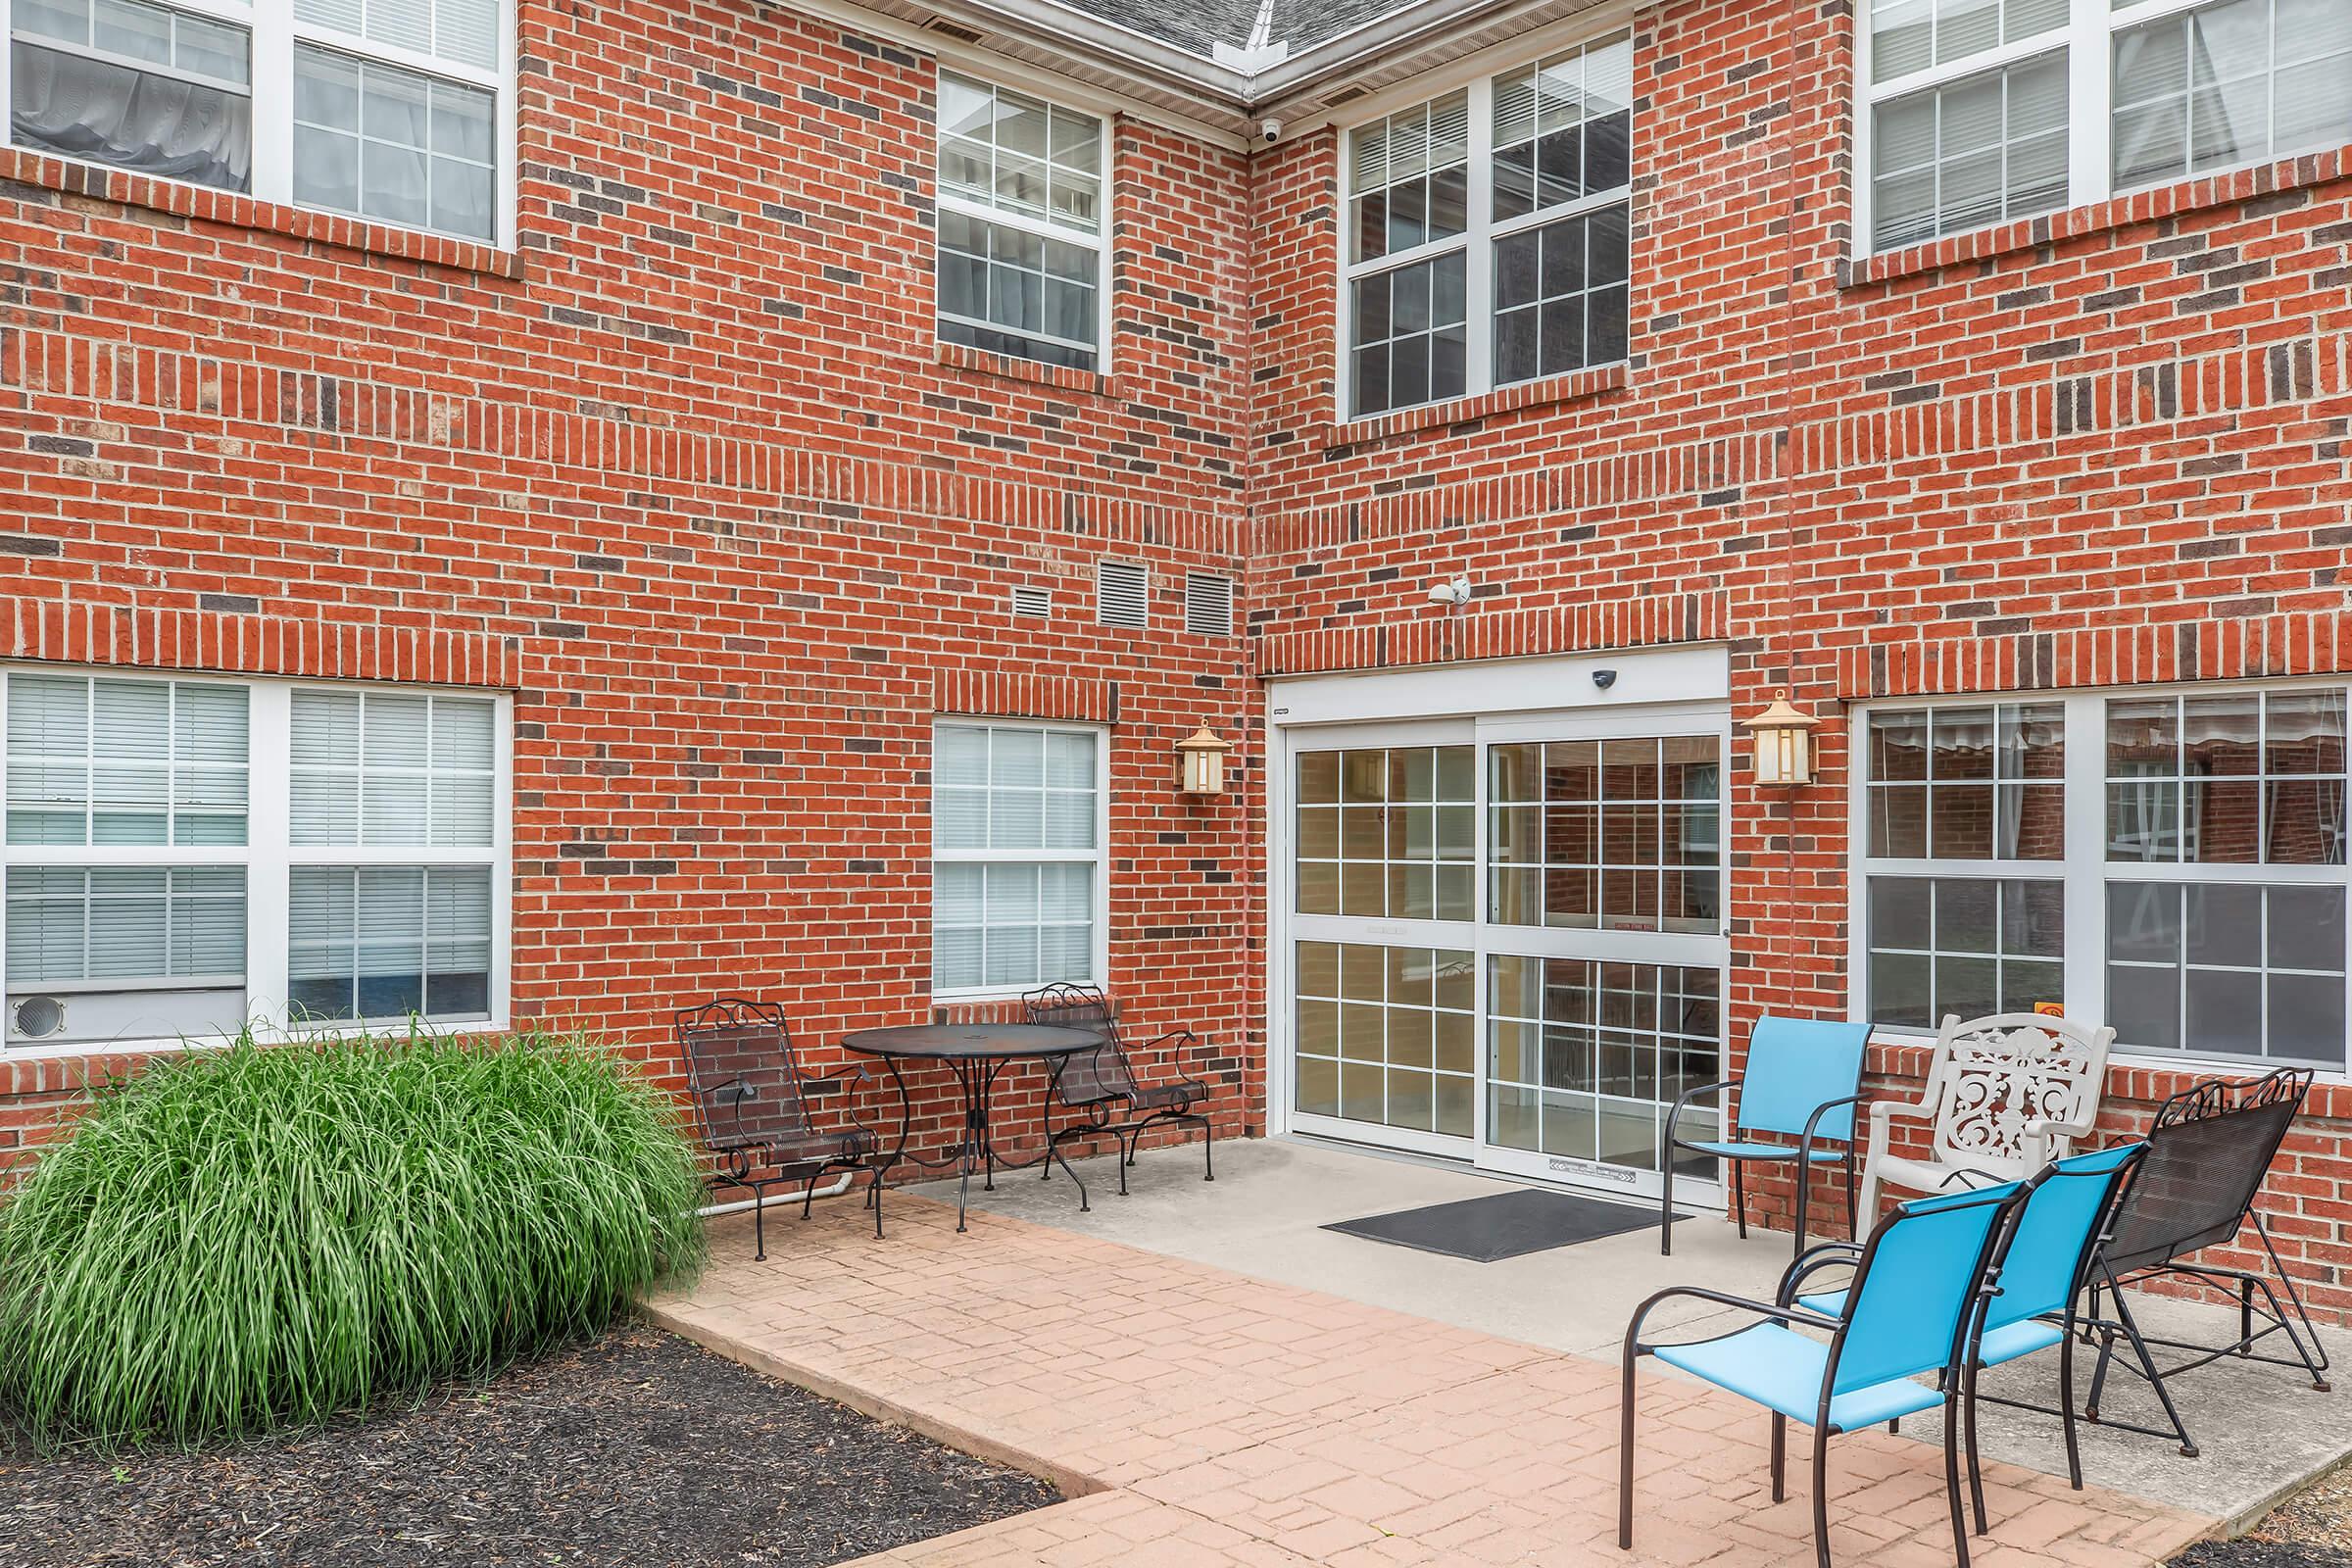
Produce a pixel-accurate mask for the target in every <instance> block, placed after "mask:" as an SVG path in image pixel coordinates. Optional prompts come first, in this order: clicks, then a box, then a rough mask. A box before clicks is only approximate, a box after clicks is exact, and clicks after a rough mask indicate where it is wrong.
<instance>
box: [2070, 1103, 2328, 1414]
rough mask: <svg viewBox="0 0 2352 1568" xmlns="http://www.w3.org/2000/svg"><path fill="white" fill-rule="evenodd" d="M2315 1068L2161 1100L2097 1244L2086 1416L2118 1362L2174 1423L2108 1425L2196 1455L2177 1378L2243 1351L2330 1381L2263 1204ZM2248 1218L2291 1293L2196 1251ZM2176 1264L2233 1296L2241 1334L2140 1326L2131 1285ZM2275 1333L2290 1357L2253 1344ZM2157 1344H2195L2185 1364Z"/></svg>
mask: <svg viewBox="0 0 2352 1568" xmlns="http://www.w3.org/2000/svg"><path fill="white" fill-rule="evenodd" d="M2311 1083H2312V1072H2311V1069H2309V1068H2307V1067H2281V1068H2279V1069H2278V1070H2277V1071H2275V1072H2272V1073H2268V1074H2266V1075H2264V1076H2263V1077H2260V1078H2257V1079H2253V1080H2251V1081H2249V1082H2240V1083H2230V1082H2229V1081H2227V1080H2224V1079H2218V1078H2216V1079H2208V1080H2207V1081H2205V1082H2203V1083H2199V1084H2193V1085H2191V1086H2190V1087H2189V1088H2187V1089H2184V1090H2182V1091H2180V1093H2179V1094H2177V1095H2175V1096H2173V1097H2172V1098H2171V1099H2170V1100H2167V1101H2166V1102H2165V1103H2163V1104H2162V1105H2160V1106H2158V1107H2157V1110H2156V1119H2155V1123H2154V1125H2153V1126H2151V1127H2150V1129H2149V1131H2148V1152H2147V1157H2146V1158H2145V1159H2144V1160H2143V1161H2142V1162H2141V1164H2140V1169H2139V1173H2138V1175H2137V1177H2136V1178H2135V1179H2134V1180H2133V1182H2132V1184H2131V1191H2130V1192H2129V1193H2128V1194H2127V1195H2126V1197H2125V1199H2124V1202H2123V1206H2122V1207H2121V1208H2120V1209H2119V1210H2118V1211H2117V1214H2116V1217H2115V1224H2114V1231H2113V1235H2112V1236H2111V1237H2110V1238H2109V1240H2108V1241H2107V1244H2106V1245H2105V1246H2104V1247H2102V1248H2101V1249H2100V1250H2099V1256H2098V1260H2097V1263H2096V1266H2095V1269H2094V1272H2093V1273H2092V1276H2091V1280H2090V1313H2089V1318H2090V1320H2091V1321H2092V1324H2093V1326H2094V1328H2095V1330H2096V1332H2097V1334H2098V1337H2099V1342H2100V1344H2099V1358H2098V1364H2097V1367H2096V1369H2095V1370H2094V1371H2093V1372H2092V1373H2091V1379H2090V1390H2089V1394H2088V1397H2087V1398H2086V1399H2085V1401H2084V1406H2083V1414H2084V1416H2085V1417H2086V1418H2087V1419H2089V1420H2092V1421H2097V1420H2099V1419H2100V1415H2099V1396H2100V1394H2101V1392H2102V1391H2103V1390H2104V1389H2105V1388H2106V1384H2107V1374H2108V1372H2109V1371H2110V1370H2112V1369H2113V1368H2114V1367H2118V1366H2121V1367H2123V1368H2124V1369H2126V1370H2127V1371H2130V1372H2133V1373H2136V1374H2137V1375H2138V1376H2139V1377H2140V1378H2141V1379H2142V1380H2143V1381H2145V1382H2146V1383H2147V1384H2148V1386H2149V1387H2150V1388H2151V1389H2153V1390H2154V1391H2155V1395H2156V1398H2157V1401H2158V1402H2159V1403H2160V1404H2162V1405H2163V1407H2164V1414H2165V1418H2166V1419H2167V1420H2169V1421H2170V1422H2171V1423H2172V1430H2171V1431H2169V1432H2167V1431H2164V1430H2161V1429H2159V1428H2155V1427H2144V1426H2134V1425H2132V1424H2131V1422H2128V1421H2112V1420H2110V1421H2107V1422H2105V1424H2106V1425H2108V1426H2114V1427H2121V1428H2122V1429H2124V1430H2125V1431H2127V1432H2138V1433H2142V1434H2144V1435H2146V1436H2148V1437H2156V1438H2171V1439H2174V1440H2176V1441H2177V1442H2179V1443H2180V1451H2181V1452H2182V1453H2183V1454H2186V1455H2187V1456H2189V1457H2190V1458H2194V1457H2195V1456H2196V1452H2197V1445H2196V1442H2195V1440H2194V1439H2192V1438H2191V1437H2190V1436H2189V1434H2188V1428H2187V1427H2186V1426H2185V1425H2184V1424H2183V1423H2182V1422H2181V1419H2180V1410H2179V1409H2178V1408H2176V1407H2175V1406H2174V1404H2173V1397H2172V1394H2171V1392H2170V1391H2169V1390H2168V1389H2167V1388H2166V1387H2165V1384H2166V1381H2167V1380H2168V1379H2171V1378H2174V1377H2178V1376H2179V1375H2180V1374H2181V1373H2183V1372H2187V1371H2191V1370H2193V1369H2195V1368H2197V1367H2201V1366H2205V1365H2207V1364H2209V1363H2211V1362H2214V1361H2219V1360H2222V1359H2223V1358H2225V1357H2229V1356H2235V1357H2237V1358H2239V1359H2242V1360H2249V1361H2265V1362H2268V1363H2270V1364H2271V1365H2273V1366H2297V1367H2301V1368H2302V1369H2303V1371H2305V1372H2306V1373H2308V1374H2310V1377H2311V1383H2312V1387H2313V1388H2315V1389H2317V1390H2319V1391H2320V1392H2322V1393H2326V1392H2327V1388H2328V1383H2327V1351H2326V1350H2325V1349H2323V1348H2321V1346H2320V1337H2319V1335H2318V1333H2317V1332H2316V1331H2314V1330H2313V1328H2312V1323H2311V1314H2310V1313H2309V1312H2308V1311H2306V1310H2305V1309H2304V1306H2303V1299H2302V1297H2301V1296H2300V1295H2299V1294H2298V1293H2297V1292H2296V1290H2295V1282H2294V1281H2293V1279H2291V1278H2290V1277H2288V1275H2287V1272H2286V1269H2285V1267H2284V1266H2283V1265H2282V1264H2281V1263H2280V1262H2279V1261H2278V1249H2277V1248H2276V1247H2274V1246H2273V1245H2272V1244H2271V1233H2270V1227H2269V1226H2267V1225H2265V1224H2264V1223H2263V1219H2262V1212H2261V1210H2260V1209H2258V1208H2256V1207H2255V1206H2254V1205H2255V1200H2256V1199H2257V1198H2259V1197H2260V1196H2261V1193H2262V1183H2263V1178H2264V1177H2265V1176H2267V1175H2268V1174H2269V1172H2270V1168H2271V1162H2272V1160H2274V1159H2275V1158H2277V1157H2278V1146H2279V1145H2280V1144H2282V1143H2284V1142H2285V1140H2286V1134H2287V1129H2288V1128H2289V1127H2290V1126H2291V1125H2292V1124H2293V1122H2294V1119H2295V1112H2296V1111H2297V1110H2299V1109H2301V1108H2302V1104H2303V1098H2304V1096H2306V1095H2308V1094H2309V1093H2310V1092H2311ZM2247 1224H2251V1226H2252V1227H2253V1231H2254V1236H2255V1239H2256V1240H2257V1241H2258V1242H2259V1243H2260V1244H2261V1247H2262V1250H2263V1252H2264V1254H2265V1255H2266V1256H2268V1257H2269V1259H2270V1263H2271V1268H2272V1270H2273V1271H2274V1272H2275V1273H2276V1274H2277V1275H2278V1284H2279V1286H2281V1287H2283V1288H2284V1290H2285V1292H2286V1299H2285V1300H2284V1301H2283V1302H2282V1301H2280V1299H2279V1297H2278V1291H2277V1290H2274V1289H2273V1288H2272V1285H2271V1281H2270V1280H2269V1279H2268V1278H2266V1277H2264V1276H2263V1275H2261V1274H2257V1273H2254V1272H2251V1271H2249V1270H2246V1269H2240V1268H2229V1267H2225V1266H2223V1265H2221V1264H2218V1263H2206V1262H2198V1261H2196V1260H2195V1257H2194V1254H2196V1253H2197V1252H2200V1251H2202V1250H2204V1249H2206V1248H2209V1247H2218V1246H2222V1245H2225V1244H2227V1243H2229V1241H2231V1240H2232V1239H2234V1238H2235V1237H2236V1236H2237V1234H2238V1229H2239V1227H2240V1226H2241V1225H2247ZM2168 1274H2169V1275H2173V1276H2176V1277H2178V1278H2182V1279H2188V1280H2193V1281H2196V1282H2198V1283H2201V1284H2203V1285H2205V1286H2206V1287H2208V1288H2209V1289H2212V1290H2215V1291H2218V1292H2220V1293H2222V1294H2223V1295H2224V1296H2234V1297H2235V1298H2236V1299H2237V1305H2238V1335H2237V1338H2236V1339H2234V1340H2232V1341H2230V1342H2229V1344H2227V1345H2222V1346H2211V1345H2199V1344H2195V1343H2192V1342H2188V1341H2183V1340H2167V1339H2159V1338H2156V1337H2154V1336H2152V1335H2149V1334H2146V1333H2144V1332H2142V1331H2141V1329H2140V1327H2139V1324H2138V1322H2137V1320H2136V1319H2135V1318H2134V1316H2133V1315H2132V1311H2131V1301H2130V1299H2128V1298H2127V1297H2126V1296H2125V1294H2124V1289H2123V1288H2124V1287H2125V1286H2126V1285H2130V1284H2133V1283H2135V1282H2138V1281H2142V1280H2149V1279H2154V1278H2156V1277H2158V1276H2161V1275H2168ZM2102 1289H2104V1291H2105V1293H2106V1295H2107V1296H2108V1297H2109V1298H2110V1299H2112V1302H2113V1308H2112V1310H2113V1313H2114V1315H2113V1316H2112V1317H2105V1316H2102V1315H2101V1312H2100V1308H2099V1299H2100V1294H2101V1291H2102ZM2257 1295H2259V1296H2260V1298H2261V1300H2262V1303H2263V1304H2262V1305H2260V1306H2257V1305H2256V1304H2255V1299H2256V1297H2257ZM2290 1314H2291V1315H2290ZM2257 1319H2259V1320H2260V1326H2259V1327H2258V1326H2257ZM2298 1323H2300V1324H2301V1325H2302V1327H2301V1329H2300V1331H2298V1330H2297V1328H2296V1325H2297V1324H2298ZM2274 1334H2284V1335H2285V1336H2286V1339H2287V1343H2288V1344H2289V1345H2290V1346H2292V1347H2293V1348H2294V1355H2293V1356H2292V1357H2287V1356H2278V1355H2264V1354H2259V1353H2257V1352H2256V1350H2255V1348H2254V1347H2255V1346H2256V1345H2257V1344H2258V1343H2260V1342H2261V1341H2263V1340H2266V1339H2268V1338H2269V1337H2270V1336H2272V1335H2274ZM2119 1340H2120V1341H2121V1342H2122V1343H2123V1344H2125V1345H2127V1346H2128V1347H2129V1348H2130V1350H2131V1358H2130V1359H2129V1360H2126V1359H2124V1358H2122V1357H2119V1356H2118V1355H2117V1354H2116V1346H2117V1343H2118V1341H2119ZM2157 1348H2163V1349H2168V1350H2189V1351H2194V1352H2196V1353H2195V1354H2193V1355H2191V1356H2190V1357H2189V1358H2188V1359H2186V1360H2184V1361H2181V1362H2180V1363H2179V1364H2177V1365H2174V1366H2169V1367H2162V1368H2159V1367H2158V1366H2157V1365H2156V1359H2155V1350H2156V1349H2157Z"/></svg>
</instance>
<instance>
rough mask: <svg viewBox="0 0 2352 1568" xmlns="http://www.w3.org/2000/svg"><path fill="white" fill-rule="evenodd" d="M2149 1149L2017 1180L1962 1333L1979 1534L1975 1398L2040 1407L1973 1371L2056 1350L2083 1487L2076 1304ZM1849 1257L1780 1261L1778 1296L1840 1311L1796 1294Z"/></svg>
mask: <svg viewBox="0 0 2352 1568" xmlns="http://www.w3.org/2000/svg"><path fill="white" fill-rule="evenodd" d="M2147 1152H2148V1146H2147V1145H2146V1144H2144V1143H2131V1144H2119V1145H2117V1146H2116V1147H2114V1148H2112V1149H2101V1150H2096V1151H2094V1152H2090V1153H2087V1154H2076V1155H2073V1156H2072V1157H2070V1158H2067V1159H2062V1160H2059V1161H2057V1162H2056V1163H2054V1164H2050V1165H2045V1166H2043V1167H2042V1168H2041V1169H2040V1170H2039V1171H2037V1172H2036V1173H2035V1174H2034V1175H2033V1176H2032V1177H2030V1178H2029V1179H2028V1180H2027V1181H2026V1183H2025V1193H2026V1197H2025V1201H2023V1202H2022V1203H2020V1204H2019V1205H2018V1208H2017V1213H2016V1216H2015V1218H2014V1219H2013V1221H2012V1222H2011V1225H2010V1232H2009V1237H2008V1240H2007V1241H2006V1242H2005V1243H2004V1244H2003V1246H2002V1250H2001V1256H2000V1289H1999V1290H1998V1292H1996V1293H1994V1294H1992V1295H1991V1296H1989V1297H1988V1299H1986V1301H1985V1310H1984V1312H1983V1314H1982V1316H1981V1318H1980V1319H1979V1321H1978V1323H1977V1325H1976V1327H1975V1329H1974V1330H1973V1331H1972V1333H1971V1334H1970V1336H1969V1340H1970V1343H1969V1353H1968V1356H1967V1360H1966V1363H1965V1365H1964V1367H1963V1369H1962V1373H1961V1388H1960V1408H1961V1412H1962V1413H1961V1424H1962V1439H1961V1441H1962V1444H1963V1446H1965V1448H1966V1449H1967V1453H1968V1491H1969V1500H1970V1502H1971V1504H1972V1505H1973V1507H1974V1509H1975V1512H1976V1516H1977V1534H1979V1535H1983V1534H1984V1533H1985V1474H1984V1462H1983V1459H1982V1457H1981V1455H1980V1454H1979V1452H1978V1448H1977V1401H1978V1400H1979V1399H1984V1400H1985V1401H1987V1402H1989V1403H1992V1404H2001V1405H2008V1406H2010V1407H2011V1408H2013V1409H2021V1410H2041V1411H2044V1412H2045V1413H2047V1409H2048V1407H2047V1406H2044V1405H2038V1404H2030V1403H2028V1402H2026V1401H2025V1400H2022V1399H2006V1398H2000V1397H1995V1396H1993V1395H1989V1394H1981V1393H1979V1392H1978V1389H1977V1378H1978V1375H1979V1374H1980V1373H1982V1372H1983V1371H1984V1370H1985V1368H1986V1367H1988V1366H1999V1365H2001V1364H2002V1363H2003V1362H2007V1361H2015V1360H2018V1359H2021V1358H2022V1357H2025V1356H2029V1355H2033V1354H2034V1353H2035V1352H2037V1351H2041V1350H2046V1349H2048V1348H2050V1347H2051V1346H2053V1345H2054V1346H2057V1347H2058V1407H2057V1412H2056V1413H2057V1414H2058V1415H2059V1417H2060V1418H2061V1420H2063V1421H2064V1423H2065V1429H2066V1474H2067V1479H2068V1481H2070V1482H2072V1483H2073V1485H2074V1487H2075V1489H2076V1490H2077V1491H2078V1492H2079V1491H2081V1490H2082V1448H2081V1446H2079V1445H2078V1443H2077V1440H2076V1435H2075V1345H2076V1342H2077V1340H2078V1338H2079V1335H2078V1333H2077V1327H2078V1321H2079V1319H2078V1314H2077V1312H2076V1303H2077V1302H2078V1301H2080V1300H2082V1296H2083V1292H2084V1291H2085V1290H2086V1289H2088V1287H2089V1286H2090V1283H2091V1280H2092V1278H2093V1275H2092V1270H2093V1268H2094V1267H2095V1265H2096V1260H2097V1258H2098V1254H2099V1250H2100V1248H2101V1247H2103V1246H2105V1245H2106V1243H2107V1241H2108V1239H2109V1237H2110V1236H2111V1235H2113V1233H2114V1229H2115V1218H2116V1214H2117V1213H2118V1211H2119V1210H2121V1208H2122V1207H2123V1204H2124V1200H2125V1198H2126V1196H2127V1195H2128V1194H2129V1193H2130V1191H2131V1181H2132V1178H2133V1176H2134V1175H2136V1174H2137V1172H2138V1170H2139V1164H2140V1160H2141V1158H2142V1156H2144V1155H2145V1154H2146V1153H2147ZM1852 1261H1853V1245H1852V1244H1851V1243H1850V1242H1826V1243H1824V1244H1823V1245H1821V1246H1820V1247H1817V1248H1815V1249H1813V1250H1812V1251H1811V1252H1810V1253H1808V1254H1807V1255H1806V1256H1804V1257H1802V1258H1799V1259H1798V1260H1797V1261H1796V1262H1794V1263H1792V1264H1790V1265H1789V1272H1788V1273H1787V1275H1785V1276H1784V1277H1783V1279H1782V1283H1781V1292H1780V1299H1781V1300H1783V1301H1789V1300H1794V1301H1795V1302H1796V1303H1797V1304H1798V1305H1800V1306H1806V1307H1810V1308H1811V1309H1813V1310H1814V1311H1816V1312H1819V1313H1822V1314H1823V1315H1824V1316H1827V1317H1837V1316H1838V1315H1839V1314H1840V1313H1842V1312H1843V1311H1844V1310H1845V1297H1846V1293H1845V1292H1843V1291H1834V1292H1828V1293H1824V1294H1821V1295H1800V1294H1798V1293H1799V1292H1800V1290H1801V1289H1802V1286H1803V1283H1804V1281H1805V1279H1806V1278H1807V1277H1808V1276H1809V1275H1811V1274H1813V1273H1814V1272H1816V1271H1818V1270H1820V1269H1823V1268H1826V1267H1831V1266H1834V1265H1838V1264H1841V1263H1842V1264H1847V1265H1849V1266H1850V1264H1851V1263H1852Z"/></svg>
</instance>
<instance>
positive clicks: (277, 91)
mask: <svg viewBox="0 0 2352 1568" xmlns="http://www.w3.org/2000/svg"><path fill="white" fill-rule="evenodd" d="M253 194H254V195H255V196H257V197H259V198H260V199H261V200H263V201H266V202H277V203H279V204H281V205H288V206H290V205H292V203H293V201H294V15H293V10H292V7H291V5H290V3H289V0H262V3H261V4H259V5H256V6H255V7H254V13H253Z"/></svg>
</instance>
